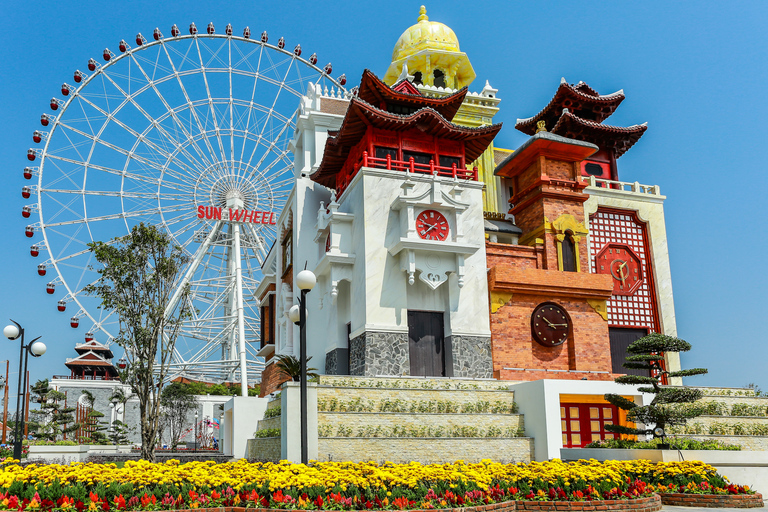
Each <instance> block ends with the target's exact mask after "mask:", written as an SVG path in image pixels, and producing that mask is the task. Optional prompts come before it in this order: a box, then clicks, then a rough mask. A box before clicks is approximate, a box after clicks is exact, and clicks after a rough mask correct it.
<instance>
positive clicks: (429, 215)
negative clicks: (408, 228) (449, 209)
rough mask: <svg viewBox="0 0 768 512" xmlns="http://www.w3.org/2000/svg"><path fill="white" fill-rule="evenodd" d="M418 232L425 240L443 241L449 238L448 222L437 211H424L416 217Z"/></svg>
mask: <svg viewBox="0 0 768 512" xmlns="http://www.w3.org/2000/svg"><path fill="white" fill-rule="evenodd" d="M416 232H417V233H418V234H419V236H420V237H421V238H423V239H424V240H439V241H441V242H442V241H443V240H445V239H446V238H448V220H447V219H446V218H445V216H444V215H443V214H442V213H440V212H438V211H435V210H424V211H423V212H421V213H420V214H419V215H418V216H417V217H416Z"/></svg>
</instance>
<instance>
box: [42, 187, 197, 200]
mask: <svg viewBox="0 0 768 512" xmlns="http://www.w3.org/2000/svg"><path fill="white" fill-rule="evenodd" d="M40 191H41V192H47V193H51V194H78V195H85V196H105V197H126V198H134V199H157V197H158V195H159V192H129V191H114V190H74V189H66V188H44V189H40ZM163 200H164V201H165V200H168V201H188V200H189V195H188V194H168V193H165V194H163Z"/></svg>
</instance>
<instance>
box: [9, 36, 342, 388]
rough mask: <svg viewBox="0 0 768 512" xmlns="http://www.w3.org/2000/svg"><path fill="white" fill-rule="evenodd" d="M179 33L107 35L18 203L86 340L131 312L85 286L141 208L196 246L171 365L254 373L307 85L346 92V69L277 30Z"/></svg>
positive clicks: (39, 137) (37, 153)
mask: <svg viewBox="0 0 768 512" xmlns="http://www.w3.org/2000/svg"><path fill="white" fill-rule="evenodd" d="M170 34H171V36H170V37H165V36H164V35H163V34H162V33H161V31H160V30H159V29H157V28H156V29H155V30H154V37H153V39H152V40H147V39H145V38H144V37H143V36H142V35H141V34H138V35H137V36H136V39H135V42H136V45H135V46H131V45H129V44H128V43H126V42H125V41H124V40H123V41H120V43H119V44H118V52H115V53H113V52H112V51H111V50H110V49H109V48H107V49H105V50H104V52H103V61H102V62H101V63H100V62H98V61H97V60H96V59H90V60H89V61H88V64H87V71H80V70H77V71H75V72H74V77H73V81H74V83H72V84H70V83H64V84H62V86H61V93H62V95H63V97H61V98H57V97H54V98H52V99H51V101H50V108H51V109H52V111H51V113H50V114H43V115H42V117H41V120H40V122H41V124H42V127H43V128H42V129H41V130H36V131H35V132H34V134H33V140H34V142H35V143H36V144H38V145H37V146H35V147H33V148H31V149H29V150H28V152H27V157H28V159H29V160H30V161H31V162H32V163H31V164H30V167H26V168H25V169H24V178H25V179H27V180H32V183H34V182H35V181H36V183H37V184H36V185H33V184H30V185H28V186H25V187H23V189H22V196H23V197H24V198H30V199H34V200H35V201H34V202H33V203H32V204H29V205H27V206H25V207H24V208H23V211H22V214H23V216H24V217H25V218H30V217H32V218H34V217H33V215H34V216H38V217H39V220H38V221H37V222H34V223H31V224H29V225H28V226H27V227H26V229H25V234H26V236H27V237H29V238H31V239H32V241H33V244H32V246H31V248H30V254H31V255H32V256H34V257H36V258H39V259H40V260H42V261H41V262H40V264H39V265H38V269H37V271H38V274H39V275H41V276H48V277H49V278H48V279H47V280H46V281H47V284H46V285H45V286H46V291H47V292H48V293H49V294H51V295H54V296H58V302H57V304H56V307H57V308H58V310H59V311H69V312H72V313H73V314H72V316H71V318H70V325H71V326H72V327H73V328H77V327H79V326H80V324H83V327H87V332H86V333H85V340H86V341H90V340H91V339H94V338H96V339H98V340H99V341H102V342H103V343H106V344H109V342H110V340H111V339H112V338H113V337H114V336H116V335H117V333H118V331H119V319H118V318H117V315H116V314H115V313H114V312H112V311H108V310H104V309H102V308H100V304H99V301H98V299H97V298H94V297H90V296H87V295H85V294H84V293H83V289H84V288H85V287H86V286H88V285H89V284H91V283H94V282H95V281H96V280H97V279H98V274H97V272H96V270H95V268H98V265H99V264H98V263H97V262H96V261H95V259H94V258H93V256H92V254H91V252H90V251H89V249H88V247H87V244H88V243H90V242H92V241H104V242H107V241H109V240H112V239H114V238H115V237H119V236H123V235H125V234H127V233H128V232H129V231H130V229H131V228H132V227H133V226H134V225H136V224H138V223H140V222H143V223H145V224H151V225H154V226H157V227H158V228H159V229H161V230H163V231H164V232H166V233H167V234H168V235H170V236H171V238H172V240H173V242H174V243H176V244H178V245H179V246H181V247H182V248H183V249H184V251H185V253H186V254H187V255H188V256H189V260H190V263H189V264H188V266H187V267H186V268H185V269H184V271H183V273H182V277H181V278H180V279H179V281H178V282H177V283H176V286H177V289H178V290H181V289H182V288H183V287H185V286H187V285H188V286H189V288H190V291H191V293H190V299H189V300H191V301H192V306H193V307H192V311H193V317H192V318H191V319H189V320H188V321H186V322H185V324H184V326H183V328H182V329H181V333H180V335H179V338H178V340H177V343H176V349H175V353H174V354H173V362H172V365H171V371H170V378H174V377H178V376H184V377H187V378H190V379H195V380H202V381H208V382H223V381H235V382H241V383H243V384H245V383H246V382H253V381H254V379H255V378H257V377H258V376H259V374H260V372H261V370H262V368H263V361H261V359H260V358H259V357H257V352H258V350H259V348H260V346H259V344H260V320H259V316H260V315H259V304H258V301H257V300H256V297H255V291H256V288H257V287H258V285H259V283H260V282H261V279H262V268H261V266H262V264H263V262H264V260H265V258H266V256H267V253H268V251H269V248H270V247H271V245H272V243H273V242H274V240H275V238H276V236H277V230H276V228H277V226H276V225H275V220H276V219H277V217H278V215H279V214H280V211H282V208H283V206H284V204H285V201H286V199H287V197H288V195H289V193H290V191H291V188H292V186H293V182H294V172H293V158H292V155H291V153H290V149H289V143H290V140H291V138H292V136H293V134H294V130H295V124H296V119H297V115H298V112H299V110H298V108H297V107H298V106H299V97H300V96H301V95H303V94H306V93H307V89H308V87H313V88H315V90H317V89H318V88H319V89H321V90H324V91H325V92H326V93H327V92H328V90H329V88H330V94H332V95H335V96H337V97H341V96H343V95H345V94H346V91H345V89H344V85H345V83H346V78H345V76H344V75H341V76H340V77H338V78H335V79H334V78H332V77H331V73H332V67H331V64H330V63H329V64H327V65H326V66H325V67H324V68H320V67H318V66H317V62H318V59H317V55H316V54H312V55H311V56H309V57H308V58H305V57H302V48H301V46H300V45H296V46H295V47H294V48H293V49H290V48H288V49H286V45H287V43H286V41H285V39H284V38H282V37H281V38H280V39H279V40H278V41H277V42H276V43H275V44H272V43H269V42H268V41H269V37H268V34H267V32H263V33H262V34H261V36H260V37H258V38H252V37H251V33H250V29H249V28H247V27H246V28H245V29H244V31H243V33H242V36H236V35H234V34H233V29H232V26H231V25H227V27H226V29H225V30H224V33H223V34H220V33H216V31H215V28H214V26H213V23H211V24H209V25H208V27H207V30H206V31H205V32H204V33H202V32H201V33H198V30H197V27H196V26H195V24H194V23H193V24H191V25H190V27H189V34H188V35H187V34H182V33H181V31H180V30H179V29H178V27H177V26H176V25H173V27H172V28H171V30H170ZM222 212H224V213H223V215H222ZM230 212H231V213H232V214H231V215H228V214H229V213H230ZM246 215H247V217H246ZM240 217H242V218H240ZM51 276H53V277H52V278H51ZM181 295H182V294H181V293H178V294H175V295H174V298H173V301H177V300H179V299H178V297H179V296H181ZM174 306H175V303H172V304H171V305H170V306H169V308H168V311H171V310H173V307H174ZM245 390H246V386H243V393H245Z"/></svg>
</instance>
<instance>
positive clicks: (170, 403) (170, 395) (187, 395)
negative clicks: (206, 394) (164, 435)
mask: <svg viewBox="0 0 768 512" xmlns="http://www.w3.org/2000/svg"><path fill="white" fill-rule="evenodd" d="M160 405H162V406H163V416H164V423H165V424H166V425H167V426H168V427H170V435H171V440H170V441H171V449H172V450H174V451H175V450H176V447H177V446H178V445H179V440H180V439H181V436H182V435H183V434H184V427H185V425H186V422H187V415H189V413H190V412H192V411H193V410H194V409H195V407H197V398H196V397H195V395H194V394H193V393H192V390H191V389H190V387H189V386H186V385H184V384H182V383H180V382H173V383H171V384H168V385H167V386H165V388H163V392H162V394H161V396H160Z"/></svg>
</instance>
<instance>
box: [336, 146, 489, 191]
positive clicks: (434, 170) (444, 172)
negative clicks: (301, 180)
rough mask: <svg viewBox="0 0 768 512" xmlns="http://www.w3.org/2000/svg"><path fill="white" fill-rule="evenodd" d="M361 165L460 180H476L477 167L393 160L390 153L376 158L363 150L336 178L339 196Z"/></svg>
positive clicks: (431, 161)
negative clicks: (466, 167)
mask: <svg viewBox="0 0 768 512" xmlns="http://www.w3.org/2000/svg"><path fill="white" fill-rule="evenodd" d="M361 167H372V168H375V169H386V170H388V171H402V172H413V173H419V174H433V175H436V176H441V177H443V178H458V179H461V180H472V181H477V176H478V173H477V167H474V168H473V169H465V168H463V167H459V166H457V165H456V164H453V165H452V166H451V167H444V166H441V165H437V164H435V161H434V160H430V161H429V163H428V164H419V163H416V162H415V161H414V160H413V158H410V159H408V161H407V162H406V161H404V160H394V159H393V158H392V157H391V156H390V155H387V157H386V158H376V157H372V156H369V155H368V152H367V151H363V156H362V158H361V159H360V160H359V161H358V162H357V163H355V164H354V165H352V166H351V167H347V169H348V170H347V172H342V174H341V175H339V177H338V178H337V180H336V193H337V195H339V196H341V194H342V193H344V190H345V189H346V188H347V185H349V183H350V182H351V181H352V178H354V177H355V175H356V174H357V172H358V171H359V170H360V168H361Z"/></svg>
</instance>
